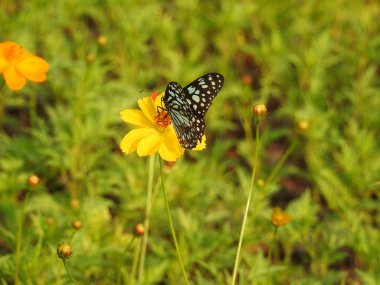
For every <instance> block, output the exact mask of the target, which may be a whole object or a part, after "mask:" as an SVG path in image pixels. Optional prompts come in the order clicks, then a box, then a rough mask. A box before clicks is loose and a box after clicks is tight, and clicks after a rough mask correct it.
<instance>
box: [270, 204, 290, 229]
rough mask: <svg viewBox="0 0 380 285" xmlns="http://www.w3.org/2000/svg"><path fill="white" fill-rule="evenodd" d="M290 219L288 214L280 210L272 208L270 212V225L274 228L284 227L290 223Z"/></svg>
mask: <svg viewBox="0 0 380 285" xmlns="http://www.w3.org/2000/svg"><path fill="white" fill-rule="evenodd" d="M290 221H291V217H290V215H289V214H288V213H286V212H284V211H282V210H281V208H278V207H276V208H274V209H273V212H272V224H273V225H274V226H275V227H280V226H284V225H286V224H288V223H290Z"/></svg>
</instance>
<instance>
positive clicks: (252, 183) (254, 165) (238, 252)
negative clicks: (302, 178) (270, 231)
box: [231, 122, 260, 285]
mask: <svg viewBox="0 0 380 285" xmlns="http://www.w3.org/2000/svg"><path fill="white" fill-rule="evenodd" d="M259 135H260V132H259V123H258V122H257V124H256V149H255V156H254V159H253V168H252V176H251V183H250V186H249V192H248V198H247V204H246V206H245V212H244V217H243V223H242V226H241V232H240V238H239V244H238V248H237V252H236V258H235V265H234V272H233V275H232V282H231V284H232V285H234V284H235V282H236V277H237V272H238V268H239V263H240V258H241V247H242V244H243V238H244V232H245V228H246V225H247V219H248V212H249V206H250V204H251V200H252V195H253V186H254V184H255V177H256V169H257V157H258V153H259V143H260V137H259Z"/></svg>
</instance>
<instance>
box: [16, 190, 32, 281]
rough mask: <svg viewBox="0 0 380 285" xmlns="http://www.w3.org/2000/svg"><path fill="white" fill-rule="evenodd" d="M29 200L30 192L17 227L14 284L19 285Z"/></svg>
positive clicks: (22, 206)
mask: <svg viewBox="0 0 380 285" xmlns="http://www.w3.org/2000/svg"><path fill="white" fill-rule="evenodd" d="M28 199H29V190H27V192H26V196H25V198H24V201H23V202H22V204H21V210H20V216H19V220H18V227H17V243H16V268H15V276H14V284H15V285H18V284H19V281H20V280H19V273H20V252H21V241H22V232H23V227H24V221H25V205H26V204H27V202H28Z"/></svg>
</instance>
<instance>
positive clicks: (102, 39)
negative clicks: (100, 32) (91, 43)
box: [98, 36, 107, 46]
mask: <svg viewBox="0 0 380 285" xmlns="http://www.w3.org/2000/svg"><path fill="white" fill-rule="evenodd" d="M98 44H99V45H100V46H105V45H106V44H107V38H106V37H105V36H99V37H98Z"/></svg>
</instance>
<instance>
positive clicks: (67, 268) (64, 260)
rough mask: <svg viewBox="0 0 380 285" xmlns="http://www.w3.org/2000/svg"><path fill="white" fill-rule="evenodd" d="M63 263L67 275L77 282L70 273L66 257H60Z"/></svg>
mask: <svg viewBox="0 0 380 285" xmlns="http://www.w3.org/2000/svg"><path fill="white" fill-rule="evenodd" d="M62 261H63V265H64V266H65V269H66V272H67V274H68V275H69V277H70V279H71V281H73V283H74V284H78V282H77V281H76V280H75V278H74V276H73V275H72V274H71V272H70V270H69V267H68V266H67V263H66V259H62Z"/></svg>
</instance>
